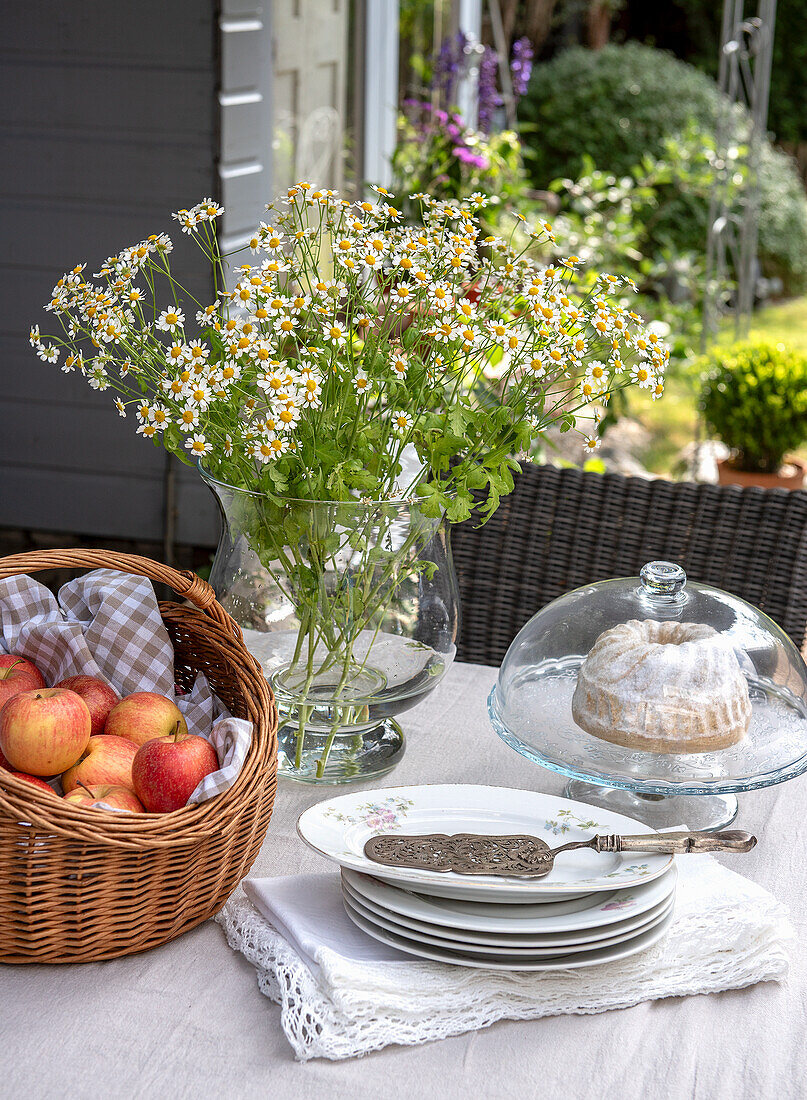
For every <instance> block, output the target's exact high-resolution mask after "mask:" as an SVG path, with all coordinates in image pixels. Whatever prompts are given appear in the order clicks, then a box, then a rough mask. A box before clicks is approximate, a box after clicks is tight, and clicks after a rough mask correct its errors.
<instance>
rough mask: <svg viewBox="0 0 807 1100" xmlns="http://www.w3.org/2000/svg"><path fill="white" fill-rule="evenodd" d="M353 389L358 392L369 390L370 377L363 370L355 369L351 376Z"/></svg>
mask: <svg viewBox="0 0 807 1100" xmlns="http://www.w3.org/2000/svg"><path fill="white" fill-rule="evenodd" d="M353 389H354V390H355V391H356V393H358V394H362V393H369V392H370V379H369V378H368V377H367V375H366V374H365V373H364V371H357V372H356V374H355V375H354V376H353Z"/></svg>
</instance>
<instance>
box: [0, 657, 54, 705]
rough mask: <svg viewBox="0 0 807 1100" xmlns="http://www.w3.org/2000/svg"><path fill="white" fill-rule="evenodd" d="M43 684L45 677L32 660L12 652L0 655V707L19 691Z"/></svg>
mask: <svg viewBox="0 0 807 1100" xmlns="http://www.w3.org/2000/svg"><path fill="white" fill-rule="evenodd" d="M44 686H45V677H44V676H43V675H42V673H41V672H40V671H39V669H38V668H37V667H36V665H35V664H33V662H31V661H28V660H26V658H25V657H16V656H15V655H14V654H13V653H4V654H3V655H2V656H1V657H0V708H2V706H3V704H4V703H5V702H7V701H8V700H9V699H11V698H13V697H14V696H15V695H19V693H20V692H21V691H33V690H34V688H43V687H44Z"/></svg>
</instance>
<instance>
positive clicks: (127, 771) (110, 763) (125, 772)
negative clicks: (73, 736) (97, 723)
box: [62, 733, 138, 794]
mask: <svg viewBox="0 0 807 1100" xmlns="http://www.w3.org/2000/svg"><path fill="white" fill-rule="evenodd" d="M137 749H138V746H137V745H136V744H135V743H134V741H129V740H128V739H127V738H126V737H116V736H115V734H114V733H109V734H99V735H98V737H91V738H90V740H89V741H88V743H87V747H86V749H85V750H84V752H83V753H82V754H81V756H80V757H79V759H78V760H77V761H76V763H75V764H74V765H73V767H72V768H69V769H68V770H67V771H66V772H65V773H64V775H63V776H62V790H63V791H64V793H65V794H69V793H70V791H74V790H75V789H76V787H77V786H78V785H79V782H81V783H84V784H85V786H87V787H92V786H95V785H96V784H98V783H111V784H113V785H114V786H116V787H128V788H129V790H130V791H133V790H134V786H133V784H132V761H133V760H134V758H135V756H136V755H137Z"/></svg>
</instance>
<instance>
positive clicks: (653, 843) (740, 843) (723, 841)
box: [591, 829, 757, 855]
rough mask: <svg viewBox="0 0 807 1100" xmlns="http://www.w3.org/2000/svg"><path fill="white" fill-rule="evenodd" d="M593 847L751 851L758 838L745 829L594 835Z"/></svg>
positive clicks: (678, 851) (675, 851) (672, 852)
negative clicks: (714, 831)
mask: <svg viewBox="0 0 807 1100" xmlns="http://www.w3.org/2000/svg"><path fill="white" fill-rule="evenodd" d="M593 840H594V843H592V844H591V847H592V848H594V850H595V851H597V852H657V853H662V854H667V855H681V854H683V853H686V852H750V851H751V849H752V848H753V847H754V846H755V845H756V842H757V838H756V837H755V836H752V835H751V833H746V832H744V830H742V829H728V830H724V831H723V832H718V833H645V835H644V836H618V835H616V834H609V835H605V836H595V837H594V838H593Z"/></svg>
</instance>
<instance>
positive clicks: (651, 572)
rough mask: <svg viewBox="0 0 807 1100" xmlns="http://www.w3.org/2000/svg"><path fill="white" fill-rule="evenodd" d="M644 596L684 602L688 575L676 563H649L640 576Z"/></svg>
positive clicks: (643, 567)
mask: <svg viewBox="0 0 807 1100" xmlns="http://www.w3.org/2000/svg"><path fill="white" fill-rule="evenodd" d="M639 579H640V580H641V582H642V589H643V590H644V595H647V596H655V597H656V598H658V597H662V598H665V599H668V600H676V601H678V600H682V599H683V598H684V587H685V585H686V583H687V575H686V573H685V572H684V570H683V569H682V568H681V566H680V565H677V564H676V563H675V562H674V561H649V562H648V563H647V564H646V565H643V566H642V571H641V573H640V574H639Z"/></svg>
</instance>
